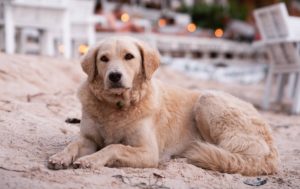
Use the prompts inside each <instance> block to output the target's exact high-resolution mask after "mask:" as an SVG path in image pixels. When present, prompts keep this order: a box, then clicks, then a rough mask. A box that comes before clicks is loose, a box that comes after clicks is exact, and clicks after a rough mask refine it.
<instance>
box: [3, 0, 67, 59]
mask: <svg viewBox="0 0 300 189" xmlns="http://www.w3.org/2000/svg"><path fill="white" fill-rule="evenodd" d="M67 2H68V1H67V0H51V1H48V0H12V1H7V2H5V3H4V28H5V50H6V52H7V53H14V52H15V50H16V33H17V29H20V30H21V32H22V29H23V28H36V29H38V30H39V31H40V34H41V36H42V38H41V39H42V43H41V45H42V48H41V49H42V52H43V54H47V55H54V52H55V49H54V33H61V35H60V36H61V38H62V39H61V40H62V43H63V46H64V56H65V57H66V58H69V57H70V47H71V44H70V27H69V15H68V13H67ZM24 15H26V16H24Z"/></svg>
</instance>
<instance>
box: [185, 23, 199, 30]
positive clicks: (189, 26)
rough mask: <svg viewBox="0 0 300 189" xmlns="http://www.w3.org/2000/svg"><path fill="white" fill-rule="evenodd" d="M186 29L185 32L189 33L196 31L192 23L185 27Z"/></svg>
mask: <svg viewBox="0 0 300 189" xmlns="http://www.w3.org/2000/svg"><path fill="white" fill-rule="evenodd" d="M186 29H187V31H189V32H195V31H196V29H197V26H196V24H194V23H189V24H188V25H187V27H186Z"/></svg>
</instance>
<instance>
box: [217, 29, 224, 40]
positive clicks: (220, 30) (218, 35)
mask: <svg viewBox="0 0 300 189" xmlns="http://www.w3.org/2000/svg"><path fill="white" fill-rule="evenodd" d="M223 34H224V32H223V30H222V29H220V28H218V29H216V30H215V36H216V37H218V38H220V37H222V36H223Z"/></svg>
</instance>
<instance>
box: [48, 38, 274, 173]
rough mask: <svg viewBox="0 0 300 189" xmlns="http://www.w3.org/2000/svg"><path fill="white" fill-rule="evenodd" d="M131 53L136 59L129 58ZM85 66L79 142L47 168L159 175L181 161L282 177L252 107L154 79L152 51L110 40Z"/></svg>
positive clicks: (156, 59)
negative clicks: (116, 75)
mask: <svg viewBox="0 0 300 189" xmlns="http://www.w3.org/2000/svg"><path fill="white" fill-rule="evenodd" d="M128 53H130V54H131V55H133V56H132V57H133V58H132V57H130V58H131V59H129V58H128V57H127V58H126V57H125V56H127V54H128ZM103 56H105V57H106V59H105V58H103ZM124 57H125V58H124ZM107 60H108V61H107ZM81 64H82V67H83V70H84V71H85V72H86V73H87V75H88V79H87V81H86V82H85V83H84V84H83V85H82V86H81V88H80V90H79V99H80V101H81V103H82V123H81V130H80V132H81V135H80V138H79V139H78V140H76V141H74V142H72V143H70V144H69V145H68V146H67V147H66V148H65V149H64V150H63V151H62V152H59V153H57V154H55V155H53V156H52V157H50V159H49V162H48V166H49V168H52V169H62V168H67V167H68V166H69V165H71V164H72V165H73V166H74V167H75V168H78V167H80V168H96V169H97V168H100V167H102V166H116V167H119V166H129V167H142V168H143V167H156V166H157V165H158V163H159V162H160V161H163V160H167V159H169V158H171V157H172V156H179V157H186V158H187V159H188V160H189V161H190V162H191V163H193V164H195V165H197V166H199V167H202V168H205V169H211V170H216V171H220V172H227V173H241V174H243V175H260V174H272V173H275V172H276V171H277V166H278V165H277V164H278V154H277V150H276V148H275V147H274V144H273V140H272V136H271V132H270V127H269V125H268V124H267V123H266V122H265V121H264V120H263V119H262V118H261V116H260V115H259V114H258V112H257V111H256V110H255V108H254V107H253V106H252V105H251V104H249V103H247V102H244V101H242V100H240V99H238V98H236V97H233V96H231V95H229V94H226V93H223V92H217V91H191V90H187V89H182V88H178V87H175V86H170V85H169V84H165V83H162V82H160V81H158V80H156V79H151V77H152V74H153V73H154V71H155V70H156V69H157V68H158V66H159V54H158V52H157V51H156V50H155V49H153V48H151V47H149V46H148V45H147V44H145V43H143V42H141V41H138V40H136V39H133V38H129V37H115V38H108V39H106V40H103V41H102V42H100V43H99V44H97V45H96V46H95V47H94V48H92V49H91V50H89V52H88V54H87V55H85V57H84V58H83V60H82V63H81ZM116 71H117V72H120V73H121V74H122V79H121V80H120V87H118V88H115V87H112V83H111V82H110V81H109V79H108V78H109V74H110V73H112V72H116Z"/></svg>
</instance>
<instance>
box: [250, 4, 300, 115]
mask: <svg viewBox="0 0 300 189" xmlns="http://www.w3.org/2000/svg"><path fill="white" fill-rule="evenodd" d="M254 16H255V19H256V22H257V26H258V29H259V31H260V34H261V36H262V41H261V42H259V44H260V45H264V46H265V47H266V49H267V51H268V55H269V58H270V67H269V73H268V76H267V81H266V87H265V94H264V98H263V105H262V106H263V108H264V109H269V106H270V97H271V96H272V95H271V91H272V84H273V80H274V78H275V77H276V78H277V81H276V82H275V83H276V85H277V86H276V88H277V89H276V96H275V101H276V102H281V101H282V100H283V97H284V95H286V96H290V97H291V98H292V110H291V113H294V114H297V113H300V18H298V17H292V16H289V15H288V12H287V9H286V6H285V4H284V3H279V4H275V5H271V6H268V7H264V8H261V9H257V10H255V11H254Z"/></svg>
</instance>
